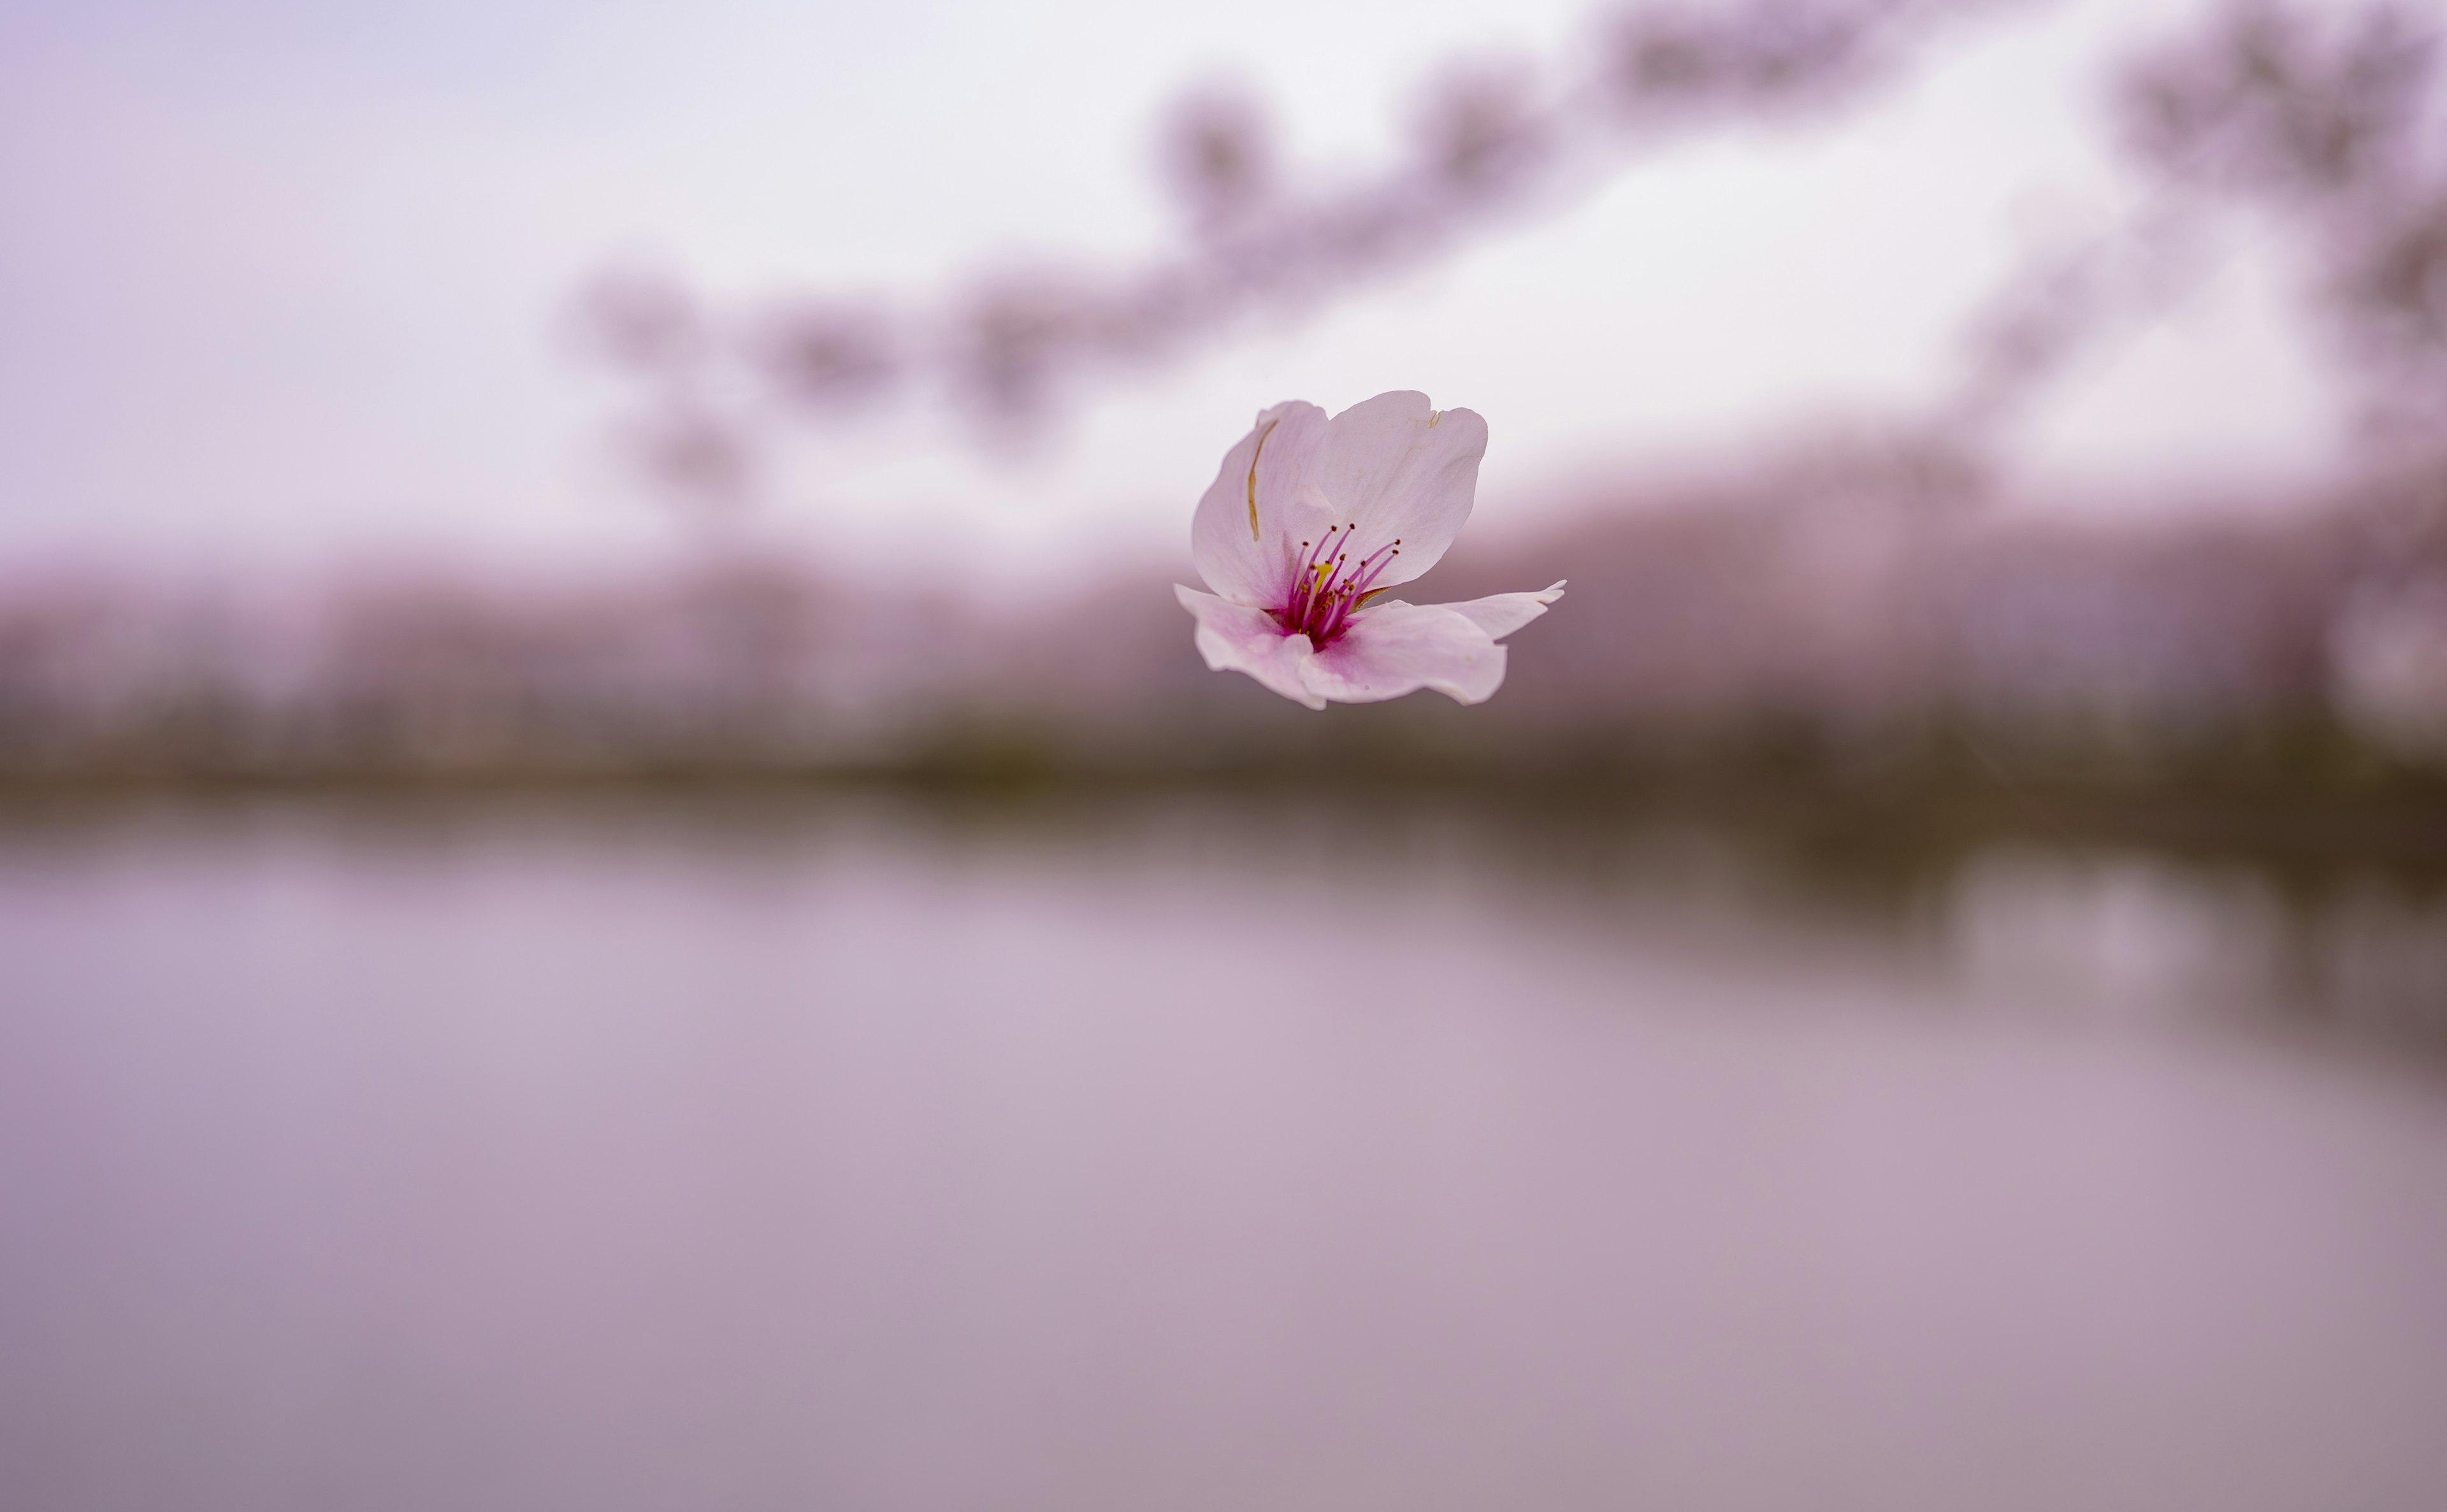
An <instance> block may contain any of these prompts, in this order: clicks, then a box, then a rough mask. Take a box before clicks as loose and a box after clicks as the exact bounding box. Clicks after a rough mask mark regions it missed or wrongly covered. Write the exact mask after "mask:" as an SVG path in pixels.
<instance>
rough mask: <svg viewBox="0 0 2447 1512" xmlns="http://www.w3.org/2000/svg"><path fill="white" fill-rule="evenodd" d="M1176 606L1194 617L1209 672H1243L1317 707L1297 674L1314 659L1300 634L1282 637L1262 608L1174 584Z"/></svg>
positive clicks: (1317, 699) (1320, 700) (1319, 699)
mask: <svg viewBox="0 0 2447 1512" xmlns="http://www.w3.org/2000/svg"><path fill="white" fill-rule="evenodd" d="M1172 591H1173V593H1174V595H1176V596H1178V597H1179V598H1180V599H1181V607H1182V608H1184V609H1186V610H1188V611H1189V612H1190V613H1191V614H1195V615H1197V616H1198V654H1199V655H1201V656H1203V657H1205V659H1206V665H1207V667H1208V669H1209V670H1211V671H1219V672H1247V673H1248V674H1249V675H1250V676H1252V677H1254V678H1256V679H1257V680H1258V681H1259V682H1261V683H1263V684H1264V685H1265V686H1266V687H1267V688H1269V689H1271V690H1274V691H1276V692H1278V693H1280V694H1282V695H1283V696H1284V697H1285V698H1288V699H1290V700H1292V701H1293V702H1294V703H1299V704H1306V705H1307V706H1308V707H1309V708H1311V709H1323V708H1324V707H1325V699H1324V697H1323V695H1321V694H1319V693H1318V692H1316V691H1315V690H1312V689H1310V688H1309V686H1308V683H1307V681H1306V679H1305V678H1304V677H1303V676H1302V675H1301V670H1302V669H1303V668H1305V667H1306V666H1307V665H1308V664H1309V662H1310V661H1311V660H1313V659H1314V657H1315V655H1316V651H1315V648H1313V647H1312V646H1310V644H1309V639H1308V637H1307V636H1306V635H1286V634H1284V633H1283V629H1282V627H1281V626H1280V625H1278V624H1276V623H1275V620H1274V616H1273V615H1271V614H1267V613H1266V612H1265V611H1264V610H1262V609H1252V608H1250V607H1249V606H1248V605H1246V604H1235V603H1231V602H1229V601H1227V600H1224V599H1222V598H1218V597H1216V596H1215V595H1212V594H1202V593H1200V592H1199V591H1198V590H1197V589H1195V588H1184V587H1182V586H1181V585H1180V584H1178V583H1176V584H1174V585H1173V589H1172Z"/></svg>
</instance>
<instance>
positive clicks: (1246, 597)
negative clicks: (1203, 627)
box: [1189, 400, 1328, 605]
mask: <svg viewBox="0 0 2447 1512" xmlns="http://www.w3.org/2000/svg"><path fill="white" fill-rule="evenodd" d="M1327 425H1328V422H1327V420H1326V418H1325V411H1324V410H1322V409H1319V408H1318V407H1317V406H1315V405H1310V404H1302V403H1300V402H1299V400H1293V401H1291V402H1290V403H1288V404H1280V405H1277V406H1274V407H1273V408H1272V409H1268V410H1263V411H1261V412H1260V414H1259V416H1258V423H1257V425H1254V426H1253V427H1251V429H1250V431H1249V433H1248V434H1247V435H1245V436H1243V437H1242V438H1241V439H1240V440H1239V441H1238V442H1236V443H1234V444H1233V446H1232V449H1231V450H1230V451H1227V452H1225V453H1224V454H1223V466H1222V467H1221V468H1220V469H1219V470H1218V471H1217V472H1216V474H1215V482H1212V483H1210V484H1209V485H1207V489H1206V493H1205V497H1203V498H1201V499H1200V500H1199V501H1198V512H1197V513H1196V514H1195V515H1193V516H1192V517H1191V518H1190V522H1189V558H1190V560H1191V561H1192V562H1193V563H1194V564H1196V566H1197V568H1198V576H1201V577H1204V578H1205V579H1206V586H1207V587H1209V588H1211V589H1213V590H1215V592H1217V593H1219V594H1221V595H1223V596H1224V597H1225V598H1228V599H1230V600H1231V601H1232V602H1234V603H1236V604H1265V605H1272V604H1277V603H1280V602H1281V600H1282V596H1283V588H1284V586H1285V584H1286V583H1287V582H1288V581H1289V580H1290V576H1291V574H1292V572H1293V571H1294V570H1295V569H1294V558H1295V557H1296V555H1297V546H1296V545H1295V542H1296V540H1297V539H1298V536H1297V535H1295V534H1293V533H1292V532H1293V529H1294V525H1295V522H1297V523H1299V524H1301V525H1305V526H1306V527H1307V528H1306V529H1305V532H1304V533H1305V534H1307V535H1308V536H1309V538H1310V539H1315V538H1316V526H1315V525H1314V524H1313V523H1311V522H1310V521H1311V518H1312V517H1315V516H1318V515H1319V514H1320V510H1319V508H1318V505H1317V504H1316V503H1315V502H1314V501H1313V500H1304V499H1301V498H1300V485H1301V484H1302V482H1304V481H1305V480H1306V478H1307V475H1308V473H1309V472H1310V471H1311V470H1312V467H1313V464H1314V462H1315V459H1316V456H1317V453H1318V449H1319V447H1320V446H1321V445H1322V444H1323V443H1324V441H1325V437H1326V431H1327ZM1252 500H1254V501H1256V504H1255V514H1256V520H1257V528H1256V529H1255V530H1254V531H1253V530H1252V529H1251V528H1250V520H1251V501H1252Z"/></svg>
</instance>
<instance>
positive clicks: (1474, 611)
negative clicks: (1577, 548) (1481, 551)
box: [1435, 583, 1564, 640]
mask: <svg viewBox="0 0 2447 1512" xmlns="http://www.w3.org/2000/svg"><path fill="white" fill-rule="evenodd" d="M1563 596H1564V585H1563V584H1562V583H1557V584H1556V585H1555V586H1554V587H1552V588H1547V589H1543V590H1541V591H1540V592H1538V593H1534V594H1490V595H1488V596H1487V597H1485V598H1471V599H1466V600H1464V601H1463V602H1461V603H1458V604H1438V605H1436V606H1435V607H1436V608H1438V609H1450V610H1451V611H1452V612H1453V613H1454V614H1468V615H1469V616H1470V619H1471V621H1472V622H1474V623H1475V624H1476V625H1477V626H1478V628H1479V629H1481V630H1483V631H1485V632H1487V634H1488V638H1489V639H1490V640H1502V639H1503V638H1504V637H1505V636H1507V635H1509V634H1511V633H1513V632H1514V631H1516V630H1519V629H1520V628H1521V627H1522V626H1524V625H1526V624H1527V623H1529V621H1531V620H1533V619H1535V618H1537V617H1538V616H1539V615H1541V614H1545V613H1546V606H1547V605H1548V604H1551V603H1553V602H1554V601H1555V600H1556V599H1558V598H1561V597H1563Z"/></svg>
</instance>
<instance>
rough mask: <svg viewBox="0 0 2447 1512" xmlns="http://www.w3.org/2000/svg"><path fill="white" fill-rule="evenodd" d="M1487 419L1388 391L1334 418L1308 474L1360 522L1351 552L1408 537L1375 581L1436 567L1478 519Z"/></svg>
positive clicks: (1338, 512) (1386, 582)
mask: <svg viewBox="0 0 2447 1512" xmlns="http://www.w3.org/2000/svg"><path fill="white" fill-rule="evenodd" d="M1486 454H1487V422H1486V421H1484V420H1481V419H1479V418H1478V416H1477V415H1475V414H1473V413H1471V412H1470V410H1467V409H1447V410H1444V411H1442V412H1441V413H1439V412H1438V411H1436V410H1434V409H1432V408H1430V407H1429V406H1428V396H1427V395H1425V394H1421V393H1412V392H1409V391H1407V390H1406V391H1402V392H1397V393H1390V394H1378V395H1377V396H1376V397H1375V398H1374V399H1370V400H1367V401H1364V402H1363V403H1360V404H1356V405H1354V406H1351V407H1350V408H1348V409H1346V410H1344V411H1343V412H1342V413H1340V414H1338V415H1337V416H1335V417H1334V421H1333V424H1332V426H1331V428H1330V429H1329V430H1328V432H1327V434H1326V436H1325V439H1324V444H1323V445H1322V446H1321V447H1320V448H1318V454H1317V458H1316V461H1315V463H1314V464H1313V465H1312V467H1311V468H1310V470H1309V472H1308V475H1307V478H1306V481H1307V482H1311V483H1314V484H1315V485H1316V486H1317V487H1318V490H1319V491H1321V492H1322V494H1323V495H1324V498H1325V501H1326V502H1327V503H1328V504H1329V505H1330V506H1331V507H1332V509H1333V511H1334V517H1333V518H1334V519H1335V520H1337V521H1340V522H1343V523H1348V524H1356V525H1357V526H1358V527H1359V528H1358V529H1357V530H1356V532H1354V533H1353V538H1352V539H1353V545H1352V546H1351V548H1350V550H1351V559H1352V560H1353V561H1354V562H1355V563H1356V562H1357V561H1359V560H1360V559H1361V558H1363V557H1364V556H1365V555H1366V554H1368V553H1370V552H1373V551H1375V550H1376V549H1377V548H1378V547H1380V546H1386V545H1390V544H1392V542H1393V541H1394V539H1397V538H1398V539H1400V540H1401V542H1402V546H1401V555H1400V556H1399V557H1397V558H1394V559H1393V561H1392V563H1391V564H1390V565H1389V566H1388V567H1387V568H1386V569H1385V571H1384V573H1383V574H1382V575H1381V576H1378V577H1377V578H1376V579H1375V581H1376V582H1377V583H1378V584H1379V585H1380V586H1386V587H1390V586H1392V585H1393V584H1395V583H1406V582H1409V581H1410V580H1411V579H1412V578H1413V577H1416V576H1419V574H1421V573H1423V572H1426V571H1427V570H1428V569H1429V568H1431V567H1432V566H1434V565H1435V564H1436V558H1439V557H1442V556H1443V555H1444V554H1445V548H1447V547H1448V546H1451V544H1452V539H1453V537H1454V536H1455V535H1456V534H1458V533H1459V532H1460V530H1461V527H1462V522H1463V521H1464V520H1468V519H1470V496H1471V495H1472V494H1473V493H1474V492H1475V491H1476V490H1477V487H1478V462H1479V459H1480V458H1481V457H1484V456H1485V455H1486Z"/></svg>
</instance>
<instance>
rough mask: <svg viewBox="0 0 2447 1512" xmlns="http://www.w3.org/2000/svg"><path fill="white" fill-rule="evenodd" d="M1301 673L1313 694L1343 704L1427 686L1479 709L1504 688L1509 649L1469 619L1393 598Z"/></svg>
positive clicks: (1359, 618)
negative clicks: (1505, 651) (1496, 641)
mask: <svg viewBox="0 0 2447 1512" xmlns="http://www.w3.org/2000/svg"><path fill="white" fill-rule="evenodd" d="M1299 671H1300V677H1301V680H1302V681H1304V682H1305V683H1306V684H1307V685H1308V687H1309V689H1310V690H1312V691H1314V692H1316V693H1318V694H1320V695H1322V696H1323V697H1326V698H1331V699H1335V700H1337V701H1338V702H1341V703H1346V704H1371V703H1375V702H1376V701H1377V700H1379V699H1385V698H1399V697H1401V696H1402V695H1403V694H1404V693H1409V692H1415V691H1417V690H1419V689H1422V688H1432V689H1434V690H1436V691H1437V692H1440V693H1443V694H1445V695H1446V696H1448V697H1450V698H1453V699H1457V700H1459V701H1460V702H1462V703H1465V704H1476V703H1483V702H1485V701H1486V700H1487V699H1488V698H1489V697H1490V696H1492V695H1493V694H1494V692H1495V690H1496V689H1498V688H1500V687H1502V686H1503V684H1504V648H1503V647H1501V646H1499V645H1497V644H1496V643H1495V641H1494V639H1493V638H1492V637H1490V636H1489V634H1488V633H1487V632H1486V631H1484V630H1481V629H1480V628H1479V627H1478V624H1477V622H1476V621H1474V620H1472V619H1471V618H1470V616H1469V615H1467V614H1455V613H1454V612H1453V611H1452V610H1451V609H1448V608H1445V607H1444V606H1442V605H1436V604H1406V603H1403V602H1401V601H1400V600H1398V599H1396V600H1394V601H1392V602H1390V603H1382V604H1378V605H1377V606H1375V608H1374V609H1368V610H1363V611H1361V612H1360V614H1358V615H1356V617H1355V618H1354V619H1353V620H1352V622H1351V628H1350V629H1349V630H1347V631H1345V632H1344V633H1343V634H1342V636H1341V638H1340V639H1338V640H1337V641H1335V642H1334V643H1333V644H1332V645H1330V646H1328V647H1326V648H1325V650H1323V651H1321V652H1318V653H1317V654H1316V655H1315V656H1313V657H1311V658H1310V659H1309V660H1308V661H1307V663H1306V664H1305V665H1303V666H1302V667H1301V668H1300V670H1299Z"/></svg>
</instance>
